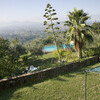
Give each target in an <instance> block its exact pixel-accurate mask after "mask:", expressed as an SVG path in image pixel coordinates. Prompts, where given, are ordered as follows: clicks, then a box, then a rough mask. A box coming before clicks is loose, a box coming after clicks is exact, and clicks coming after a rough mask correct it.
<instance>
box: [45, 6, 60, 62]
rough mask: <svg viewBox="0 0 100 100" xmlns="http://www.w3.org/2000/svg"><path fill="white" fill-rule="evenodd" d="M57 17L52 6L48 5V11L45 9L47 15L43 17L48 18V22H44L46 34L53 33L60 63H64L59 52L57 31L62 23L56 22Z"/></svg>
mask: <svg viewBox="0 0 100 100" xmlns="http://www.w3.org/2000/svg"><path fill="white" fill-rule="evenodd" d="M55 15H56V13H55V9H53V8H52V6H51V5H50V4H47V6H46V9H45V14H44V15H43V17H45V18H46V20H45V21H44V25H46V30H45V32H47V33H52V36H53V40H54V42H55V45H56V48H57V52H58V57H59V61H60V62H62V60H61V55H60V52H59V46H58V42H57V33H58V31H57V30H59V27H57V25H58V24H60V22H56V21H57V20H58V18H57V17H55Z"/></svg>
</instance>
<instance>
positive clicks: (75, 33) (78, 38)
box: [64, 9, 93, 58]
mask: <svg viewBox="0 0 100 100" xmlns="http://www.w3.org/2000/svg"><path fill="white" fill-rule="evenodd" d="M68 18H69V20H68V21H65V24H64V25H67V26H68V27H69V29H68V30H67V38H69V40H73V41H74V45H75V50H76V52H77V53H78V57H80V58H82V48H83V47H84V44H85V43H86V42H85V41H92V40H93V38H92V36H91V34H90V33H89V32H90V31H89V30H90V29H91V27H90V26H89V25H86V20H88V19H89V16H88V15H87V13H84V11H83V10H77V9H74V11H73V12H69V15H68Z"/></svg>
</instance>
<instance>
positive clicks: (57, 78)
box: [53, 77, 67, 82]
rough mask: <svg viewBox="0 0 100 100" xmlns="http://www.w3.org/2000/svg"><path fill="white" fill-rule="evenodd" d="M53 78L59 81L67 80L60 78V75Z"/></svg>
mask: <svg viewBox="0 0 100 100" xmlns="http://www.w3.org/2000/svg"><path fill="white" fill-rule="evenodd" d="M53 80H57V81H61V82H65V81H67V80H65V79H63V78H60V77H56V78H54V79H53Z"/></svg>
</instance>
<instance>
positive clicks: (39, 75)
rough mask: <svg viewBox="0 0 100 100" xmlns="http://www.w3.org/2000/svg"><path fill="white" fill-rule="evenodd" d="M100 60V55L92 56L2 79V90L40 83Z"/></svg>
mask: <svg viewBox="0 0 100 100" xmlns="http://www.w3.org/2000/svg"><path fill="white" fill-rule="evenodd" d="M98 62H99V57H98V56H96V57H92V58H89V59H87V60H84V61H81V62H73V63H69V64H67V65H64V66H62V67H54V68H48V69H45V70H42V71H38V72H34V73H28V74H23V75H20V76H17V77H11V78H9V79H2V80H0V90H3V89H8V88H12V87H17V86H20V85H23V84H26V83H38V82H41V81H43V80H45V79H48V78H51V77H54V76H57V75H59V74H64V73H66V72H69V71H73V70H76V69H78V68H80V67H86V66H88V65H91V64H95V63H98Z"/></svg>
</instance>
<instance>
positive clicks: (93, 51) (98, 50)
mask: <svg viewBox="0 0 100 100" xmlns="http://www.w3.org/2000/svg"><path fill="white" fill-rule="evenodd" d="M95 55H100V47H93V48H88V49H86V50H85V51H84V56H85V57H90V56H95Z"/></svg>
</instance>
